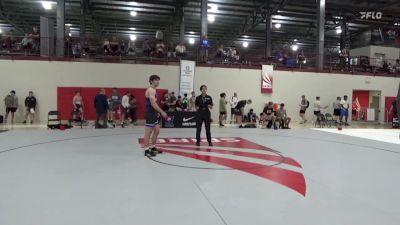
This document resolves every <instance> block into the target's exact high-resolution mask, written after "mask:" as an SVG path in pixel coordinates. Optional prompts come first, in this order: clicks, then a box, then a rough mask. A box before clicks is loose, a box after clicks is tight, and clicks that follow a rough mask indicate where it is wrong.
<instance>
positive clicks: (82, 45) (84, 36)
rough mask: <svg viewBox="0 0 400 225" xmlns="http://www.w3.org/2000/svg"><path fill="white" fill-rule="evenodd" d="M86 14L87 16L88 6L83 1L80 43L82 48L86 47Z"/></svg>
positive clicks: (83, 0) (82, 0)
mask: <svg viewBox="0 0 400 225" xmlns="http://www.w3.org/2000/svg"><path fill="white" fill-rule="evenodd" d="M85 14H86V4H85V0H81V15H80V16H81V17H80V19H81V21H80V33H79V36H80V43H81V48H83V47H84V45H85V38H86V21H85V18H86V17H85Z"/></svg>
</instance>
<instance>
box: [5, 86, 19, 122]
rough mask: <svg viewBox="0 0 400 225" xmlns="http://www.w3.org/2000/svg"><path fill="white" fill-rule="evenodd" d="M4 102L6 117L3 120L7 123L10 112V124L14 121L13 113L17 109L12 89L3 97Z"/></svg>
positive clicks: (16, 98)
mask: <svg viewBox="0 0 400 225" xmlns="http://www.w3.org/2000/svg"><path fill="white" fill-rule="evenodd" d="M4 104H5V106H6V118H5V122H6V123H7V121H8V120H7V119H8V115H9V114H10V112H11V124H13V123H14V114H15V112H16V111H17V109H18V97H17V96H16V93H15V91H14V90H12V91H10V93H9V94H8V95H7V96H6V97H5V98H4Z"/></svg>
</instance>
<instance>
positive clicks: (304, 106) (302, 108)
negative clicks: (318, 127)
mask: <svg viewBox="0 0 400 225" xmlns="http://www.w3.org/2000/svg"><path fill="white" fill-rule="evenodd" d="M299 106H300V117H301V119H302V121H300V124H303V123H306V122H307V120H306V116H305V115H306V110H307V108H308V107H309V106H310V102H309V101H308V100H307V99H306V96H305V95H302V96H301V102H300V105H299Z"/></svg>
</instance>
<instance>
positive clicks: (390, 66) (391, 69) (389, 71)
mask: <svg viewBox="0 0 400 225" xmlns="http://www.w3.org/2000/svg"><path fill="white" fill-rule="evenodd" d="M388 73H394V68H393V66H392V63H389V65H388Z"/></svg>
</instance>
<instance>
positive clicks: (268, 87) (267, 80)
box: [261, 65, 274, 94]
mask: <svg viewBox="0 0 400 225" xmlns="http://www.w3.org/2000/svg"><path fill="white" fill-rule="evenodd" d="M273 74H274V67H273V66H272V65H262V69H261V93H266V94H270V93H272V76H273Z"/></svg>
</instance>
